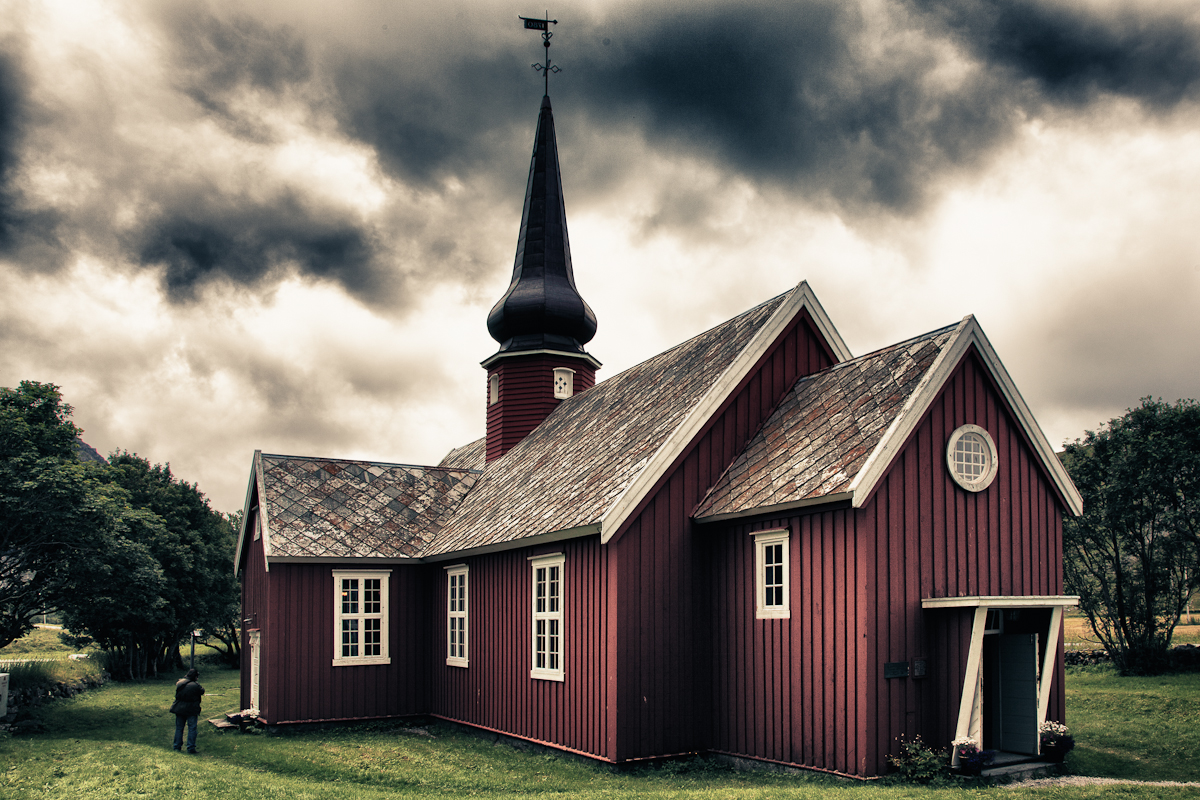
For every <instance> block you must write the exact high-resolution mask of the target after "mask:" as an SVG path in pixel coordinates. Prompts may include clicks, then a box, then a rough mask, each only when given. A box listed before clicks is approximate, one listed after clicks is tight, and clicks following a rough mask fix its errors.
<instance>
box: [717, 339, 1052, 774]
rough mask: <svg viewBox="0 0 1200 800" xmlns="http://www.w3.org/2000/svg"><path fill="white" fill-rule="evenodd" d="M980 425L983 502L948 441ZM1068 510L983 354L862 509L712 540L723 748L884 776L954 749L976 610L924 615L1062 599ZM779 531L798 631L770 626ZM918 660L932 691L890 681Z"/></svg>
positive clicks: (732, 529) (729, 530)
mask: <svg viewBox="0 0 1200 800" xmlns="http://www.w3.org/2000/svg"><path fill="white" fill-rule="evenodd" d="M966 423H974V424H977V425H980V426H982V427H984V428H986V429H987V430H988V432H989V433H991V435H992V437H993V439H995V441H996V445H997V449H998V451H999V474H998V475H997V477H996V480H995V481H994V482H993V483H992V485H991V486H990V487H989V488H988V489H987V490H986V491H984V492H981V493H978V494H973V493H970V492H967V491H965V490H963V489H961V488H959V487H958V486H957V485H956V484H955V483H954V482H953V480H952V479H951V478H950V476H949V474H948V472H947V471H946V467H945V452H946V441H947V440H948V438H949V435H950V433H951V432H952V431H953V430H954V429H955V428H957V427H958V426H959V425H963V424H966ZM1062 511H1063V510H1062V506H1061V505H1060V500H1059V498H1058V496H1057V494H1056V493H1055V490H1054V488H1053V485H1052V484H1051V483H1050V481H1049V479H1048V477H1047V476H1046V475H1045V474H1044V473H1043V472H1042V469H1041V465H1040V463H1039V462H1038V461H1037V459H1036V457H1035V456H1034V454H1033V452H1032V451H1031V449H1030V447H1029V445H1028V443H1027V442H1026V440H1025V438H1024V435H1023V433H1022V432H1021V431H1019V430H1018V428H1017V425H1016V423H1015V421H1014V420H1013V418H1012V416H1011V414H1010V413H1009V411H1008V410H1007V408H1006V407H1005V406H1004V404H1003V402H1002V400H1001V398H1000V395H999V394H998V393H997V391H996V389H995V387H994V385H993V384H992V382H991V380H990V377H989V376H988V375H987V374H986V373H985V371H984V368H983V367H982V365H981V364H980V363H979V362H978V360H977V359H976V357H975V356H974V355H973V354H971V355H969V356H967V357H966V358H965V359H964V360H963V362H962V363H961V364H960V365H959V368H958V369H957V370H956V371H955V372H954V374H953V375H952V376H951V378H950V379H949V381H948V382H947V385H946V386H945V388H944V390H943V392H942V393H941V395H940V396H939V398H938V399H937V400H936V401H935V402H934V404H933V406H932V407H931V408H930V409H929V411H928V412H927V413H926V415H925V417H924V418H923V420H922V421H921V423H920V425H919V426H918V428H917V430H916V431H914V433H913V435H912V436H911V437H910V439H909V441H908V442H907V443H906V444H905V446H904V448H903V450H902V451H901V452H900V454H899V455H898V456H897V458H896V460H895V462H893V466H892V468H891V469H890V470H889V471H888V473H887V474H886V476H885V477H884V479H883V480H882V481H881V482H880V484H879V485H878V486H877V489H876V491H875V493H874V496H873V497H872V498H870V499H869V501H868V503H867V504H866V505H864V506H863V507H862V508H860V509H857V510H855V509H849V508H844V509H840V510H835V511H824V512H819V513H810V514H795V515H791V516H787V517H780V518H772V519H761V520H757V521H748V522H746V523H743V524H727V525H720V526H713V527H714V528H717V529H716V530H708V529H707V528H704V529H701V532H700V535H701V536H702V537H703V540H704V541H705V542H706V543H707V545H708V546H709V547H710V551H709V556H708V559H707V564H708V576H707V579H708V586H709V589H708V591H709V592H710V593H711V595H712V596H713V597H716V598H722V599H721V600H720V601H718V602H713V603H712V604H710V608H711V609H712V613H713V617H712V625H711V630H712V632H713V641H712V643H711V653H712V663H713V677H712V682H713V696H714V697H715V698H716V701H715V707H714V709H713V719H714V730H713V737H712V747H713V749H716V750H720V751H724V752H730V753H736V754H742V755H750V756H756V757H760V758H767V759H772V760H776V761H783V762H790V763H795V764H802V765H806V766H813V767H818V768H822V769H830V770H836V771H839V772H846V773H851V774H862V775H871V774H878V773H881V772H883V771H885V770H886V765H885V763H884V757H885V756H886V755H887V754H888V753H894V752H896V737H898V736H900V735H901V734H906V735H908V736H912V735H915V734H918V733H919V734H921V735H922V737H923V738H925V739H926V740H927V741H929V742H930V743H932V744H934V745H941V746H944V745H948V744H949V742H950V740H951V739H952V738H953V736H954V733H953V731H954V725H955V723H956V721H957V718H958V708H959V699H960V697H961V692H962V680H963V673H964V670H965V666H966V653H967V647H968V646H969V643H970V626H971V618H972V612H973V609H971V610H965V609H964V610H953V611H925V610H923V609H922V608H921V600H922V599H923V598H926V597H954V596H969V595H1029V594H1033V595H1047V594H1049V595H1053V594H1061V593H1062V568H1061V552H1062ZM776 527H787V528H788V529H789V530H790V531H791V532H792V535H791V540H790V542H791V543H790V549H789V554H790V564H789V566H790V570H791V576H792V595H791V610H792V616H791V619H789V620H756V619H754V584H753V578H754V563H753V558H754V554H753V540H752V537H751V536H750V534H751V533H752V532H753V531H755V530H766V529H770V528H776ZM1060 653H1061V650H1060ZM917 658H927V659H928V660H929V661H928V664H929V675H928V677H926V678H924V679H914V678H894V679H885V678H884V677H883V665H884V664H885V663H886V662H892V661H911V660H913V659H917ZM1061 662H1062V660H1061V657H1060V659H1059V663H1058V665H1057V666H1056V670H1055V676H1056V678H1055V685H1054V689H1053V692H1052V701H1051V708H1050V716H1051V718H1058V719H1061V718H1062V716H1061V715H1062V710H1063V683H1062V663H1061Z"/></svg>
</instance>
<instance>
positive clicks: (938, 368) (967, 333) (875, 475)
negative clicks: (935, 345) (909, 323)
mask: <svg viewBox="0 0 1200 800" xmlns="http://www.w3.org/2000/svg"><path fill="white" fill-rule="evenodd" d="M971 345H974V346H975V350H976V352H977V353H978V354H979V359H980V361H982V362H983V364H984V366H985V367H986V368H987V370H988V373H989V374H990V375H991V376H992V380H994V381H995V383H996V386H997V387H999V390H1000V394H1001V396H1002V397H1003V398H1004V400H1005V401H1006V402H1007V404H1008V407H1009V409H1010V410H1011V411H1012V413H1013V415H1014V417H1015V418H1016V421H1017V424H1018V425H1020V426H1021V429H1022V430H1024V431H1025V435H1026V436H1027V437H1028V439H1029V441H1030V442H1031V443H1032V445H1033V449H1034V454H1035V455H1037V456H1038V458H1039V460H1040V461H1041V462H1042V466H1043V467H1044V468H1045V469H1046V471H1047V473H1049V475H1050V479H1051V481H1053V483H1054V485H1055V486H1056V487H1057V489H1058V491H1059V493H1060V494H1061V495H1062V497H1063V499H1064V500H1065V502H1066V504H1067V507H1068V509H1069V510H1070V511H1071V512H1072V513H1073V514H1074V515H1076V516H1078V515H1080V514H1082V513H1083V498H1082V497H1081V496H1080V494H1079V490H1078V489H1076V488H1075V484H1074V483H1073V482H1072V481H1071V477H1070V475H1068V474H1067V470H1066V468H1065V467H1063V465H1062V462H1060V461H1059V460H1058V457H1057V456H1056V455H1054V448H1053V447H1051V446H1050V442H1049V441H1047V440H1046V434H1045V433H1043V432H1042V429H1041V427H1040V426H1039V425H1038V424H1037V420H1035V419H1034V418H1033V413H1032V412H1030V410H1029V406H1027V405H1026V404H1025V400H1024V398H1022V397H1021V393H1020V392H1019V391H1018V390H1017V387H1016V384H1014V383H1013V380H1012V377H1011V376H1010V375H1009V374H1008V370H1006V369H1005V368H1004V364H1002V363H1001V362H1000V358H999V356H997V355H996V351H995V349H994V348H993V347H992V344H991V342H989V341H988V338H987V336H985V335H984V333H983V329H982V328H980V327H979V323H978V322H977V321H976V320H975V317H974V316H966V317H964V318H963V320H962V322H960V323H959V325H958V327H957V329H955V331H954V334H953V335H952V337H951V339H950V342H949V343H948V344H947V346H946V347H945V348H943V349H942V352H941V353H940V354H939V355H938V357H937V358H936V359H935V360H934V362H933V365H932V366H931V367H930V368H929V370H928V371H927V372H926V373H925V376H924V377H923V378H921V382H920V383H919V384H917V388H916V389H915V390H914V391H913V393H912V394H911V395H910V396H909V398H908V401H907V402H905V404H904V407H903V408H902V409H901V410H900V413H899V414H897V415H896V418H895V419H893V420H892V424H891V425H889V426H888V429H887V431H886V432H885V433H884V434H883V437H882V438H881V439H880V440H879V444H877V445H876V446H875V449H874V450H873V451H872V452H871V455H870V456H869V457H868V458H867V460H866V462H865V463H864V464H863V466H862V468H861V469H860V470H859V471H858V475H856V476H855V477H854V480H853V482H851V484H850V488H849V491H850V492H851V493H853V494H854V507H855V508H861V507H862V506H863V505H864V504H865V503H866V502H867V500H868V498H870V496H871V492H872V490H874V488H875V486H876V484H877V483H878V482H879V481H880V480H881V479H882V478H883V475H884V473H885V472H886V471H887V469H888V467H889V466H891V463H892V460H893V459H894V458H895V457H896V454H897V453H899V452H900V450H901V448H903V447H904V444H905V443H906V442H907V441H908V437H909V435H910V434H911V433H912V432H913V431H914V430H915V429H916V427H917V425H918V424H920V422H921V418H922V417H924V415H925V412H926V411H928V410H929V407H930V406H931V405H933V401H934V400H935V399H937V396H938V394H939V393H940V392H941V390H942V387H943V386H945V385H946V381H947V380H949V378H950V375H951V374H952V373H953V372H954V370H955V368H957V367H958V365H959V362H961V361H962V359H963V357H964V356H965V355H966V353H967V351H968V349H969V348H970V347H971Z"/></svg>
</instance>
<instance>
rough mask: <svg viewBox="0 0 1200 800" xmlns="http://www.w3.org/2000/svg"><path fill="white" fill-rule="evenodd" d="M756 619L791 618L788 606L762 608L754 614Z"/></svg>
mask: <svg viewBox="0 0 1200 800" xmlns="http://www.w3.org/2000/svg"><path fill="white" fill-rule="evenodd" d="M754 616H755V618H757V619H791V618H792V610H791V609H790V608H762V609H759V610H758V613H757V614H755V615H754Z"/></svg>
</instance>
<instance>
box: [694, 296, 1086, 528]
mask: <svg viewBox="0 0 1200 800" xmlns="http://www.w3.org/2000/svg"><path fill="white" fill-rule="evenodd" d="M968 353H975V354H976V355H977V357H978V358H979V361H980V363H981V364H982V365H983V367H984V370H985V372H986V373H987V374H988V375H989V376H990V377H991V379H992V381H993V382H994V384H995V386H996V388H997V392H998V393H999V394H1000V395H1001V396H1002V397H1003V399H1004V401H1005V403H1006V404H1007V406H1008V408H1009V409H1010V411H1011V413H1012V416H1013V418H1014V419H1015V420H1016V422H1017V427H1018V429H1019V430H1020V431H1021V432H1022V434H1023V435H1024V437H1025V439H1026V441H1027V442H1028V443H1029V446H1030V449H1031V450H1032V452H1033V453H1034V454H1035V457H1036V459H1037V461H1038V462H1039V463H1040V465H1041V468H1042V469H1043V471H1044V472H1045V473H1046V475H1047V477H1048V479H1049V480H1050V482H1051V483H1052V485H1054V486H1055V488H1056V491H1057V492H1058V494H1059V495H1060V498H1061V499H1062V501H1063V504H1064V506H1066V507H1067V508H1069V509H1071V510H1072V511H1074V513H1079V509H1080V508H1082V500H1081V499H1080V498H1079V493H1078V491H1077V490H1076V489H1075V486H1074V484H1073V483H1072V482H1071V479H1070V477H1069V476H1068V475H1067V473H1066V470H1065V469H1063V467H1062V464H1061V463H1060V462H1059V460H1058V459H1057V458H1056V457H1055V456H1054V453H1053V449H1052V448H1051V447H1050V445H1049V442H1047V441H1046V437H1045V435H1044V434H1043V433H1042V431H1041V428H1040V427H1038V425H1037V423H1036V421H1034V419H1033V415H1032V413H1030V412H1029V409H1028V407H1027V406H1026V405H1025V403H1024V400H1023V399H1022V398H1021V395H1020V393H1019V392H1018V391H1017V390H1016V386H1015V385H1013V383H1012V379H1011V378H1010V377H1009V376H1008V372H1007V370H1005V369H1004V366H1003V364H1001V363H1000V360H999V358H998V357H996V355H995V351H994V350H993V349H992V347H991V344H990V343H989V342H988V341H987V338H986V337H985V336H984V335H983V331H982V329H980V327H979V324H978V323H977V322H976V321H975V319H974V317H966V318H965V319H964V320H963V321H962V322H961V323H959V324H958V325H956V326H953V327H949V328H943V329H941V330H938V331H933V332H931V333H928V334H925V335H924V336H920V337H917V338H916V339H912V340H909V341H907V342H901V343H900V344H897V345H893V346H891V347H888V348H884V349H883V350H879V351H877V352H875V353H871V354H868V355H866V356H863V357H862V358H859V359H855V360H854V361H851V362H847V363H844V364H838V365H835V366H833V367H831V368H830V369H828V370H825V371H824V372H821V373H818V374H816V375H813V376H810V377H808V378H803V379H801V380H799V381H797V383H796V386H795V387H794V388H793V390H792V391H791V392H790V393H789V394H788V396H787V397H786V398H785V399H784V401H783V402H782V403H781V404H780V407H779V408H778V409H777V410H776V412H775V413H774V414H772V416H771V417H770V418H769V419H768V420H767V422H766V423H765V424H764V426H763V429H762V430H761V431H760V432H759V434H758V435H756V436H755V437H754V439H753V440H751V442H750V443H749V444H748V445H747V446H746V448H745V449H744V451H743V452H742V453H741V454H740V455H739V456H738V458H737V459H736V460H735V462H734V463H733V464H732V465H731V466H730V468H729V469H728V470H727V471H726V473H725V474H724V475H723V476H722V477H721V479H720V480H719V481H718V483H717V484H716V485H715V486H714V487H713V489H712V490H711V491H710V492H709V494H708V495H707V496H706V497H705V498H704V500H702V501H701V502H700V504H699V505H698V506H697V508H696V510H695V516H696V518H697V520H698V521H701V522H714V521H718V520H721V519H729V518H733V517H741V516H749V515H753V514H761V513H766V512H771V511H783V510H788V509H791V508H797V507H800V506H804V505H809V504H814V503H827V502H836V501H849V502H851V503H852V505H853V506H854V507H856V508H857V507H861V506H862V505H863V504H864V503H866V502H867V500H868V498H869V497H870V495H871V493H872V491H873V490H874V488H875V487H876V485H877V484H878V483H879V481H880V480H881V479H882V477H883V475H884V473H885V472H886V471H887V469H888V468H889V466H890V465H891V463H892V461H893V460H894V459H895V457H896V456H897V454H898V453H899V452H900V450H901V448H902V447H903V446H904V443H905V442H906V441H907V440H908V438H909V436H910V435H911V433H912V431H913V430H914V428H915V427H916V425H917V424H918V423H919V421H920V420H921V418H922V416H923V415H924V414H925V413H926V411H927V410H928V409H929V407H930V405H931V404H932V403H933V402H934V401H935V400H936V398H937V397H938V396H939V394H940V392H941V391H942V390H943V387H944V386H945V383H946V381H947V380H948V379H949V378H950V376H951V374H952V373H953V372H954V370H955V369H956V368H957V366H958V365H959V364H960V363H961V362H962V360H963V359H964V358H966V357H967V355H968Z"/></svg>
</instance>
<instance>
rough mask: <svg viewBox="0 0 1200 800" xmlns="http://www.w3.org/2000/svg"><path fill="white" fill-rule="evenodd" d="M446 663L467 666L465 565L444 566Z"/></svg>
mask: <svg viewBox="0 0 1200 800" xmlns="http://www.w3.org/2000/svg"><path fill="white" fill-rule="evenodd" d="M446 611H447V613H446V663H447V664H449V665H451V666H455V667H465V666H467V566H466V565H465V564H456V565H455V566H453V567H447V568H446Z"/></svg>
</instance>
